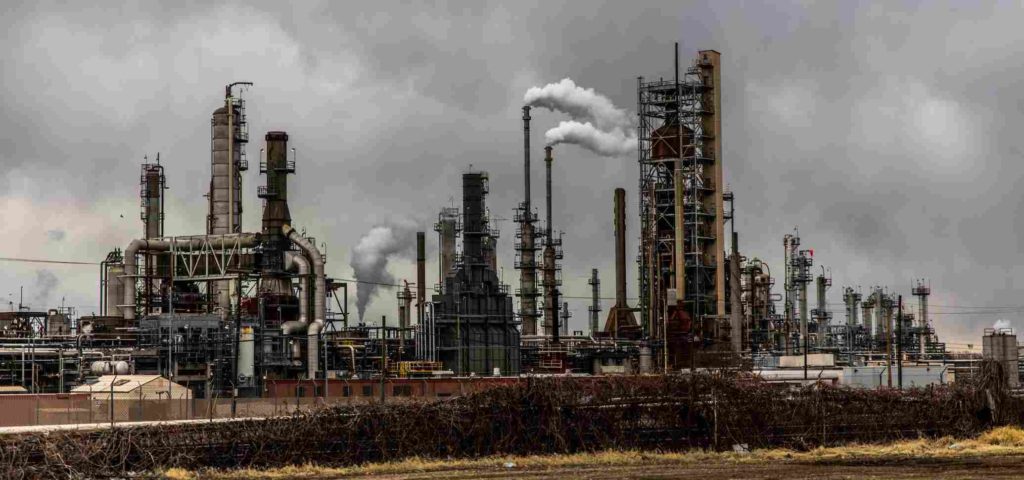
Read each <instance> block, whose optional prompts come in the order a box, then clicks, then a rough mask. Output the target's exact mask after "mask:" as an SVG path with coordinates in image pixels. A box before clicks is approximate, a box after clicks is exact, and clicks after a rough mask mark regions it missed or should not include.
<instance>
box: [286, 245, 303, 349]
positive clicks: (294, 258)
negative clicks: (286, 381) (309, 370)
mask: <svg viewBox="0 0 1024 480" xmlns="http://www.w3.org/2000/svg"><path fill="white" fill-rule="evenodd" d="M284 268H285V271H296V272H298V274H299V319H298V320H291V321H287V322H284V323H282V324H281V334H282V335H285V336H287V335H295V334H299V333H306V329H307V327H308V326H309V293H310V292H309V270H310V269H309V259H307V258H306V256H305V255H303V254H301V253H298V252H291V251H289V252H284ZM292 362H302V346H301V345H300V344H299V343H298V342H295V343H293V344H292Z"/></svg>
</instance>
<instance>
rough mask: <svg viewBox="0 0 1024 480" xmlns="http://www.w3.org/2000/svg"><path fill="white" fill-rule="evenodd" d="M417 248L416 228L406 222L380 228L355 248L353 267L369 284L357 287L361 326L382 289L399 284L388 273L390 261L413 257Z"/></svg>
mask: <svg viewBox="0 0 1024 480" xmlns="http://www.w3.org/2000/svg"><path fill="white" fill-rule="evenodd" d="M415 247H416V227H415V225H411V224H406V223H402V224H389V225H377V226H375V227H373V228H371V229H370V231H369V232H366V234H364V235H363V236H362V237H360V238H359V243H358V244H356V246H355V247H354V248H352V259H351V261H350V262H349V265H350V266H351V267H352V270H353V271H354V272H355V277H356V280H358V281H359V282H368V283H359V284H358V286H357V287H356V310H358V312H359V321H360V323H362V321H363V316H364V315H365V314H366V307H367V306H368V305H369V304H370V301H371V300H372V299H373V298H374V297H375V296H376V294H377V290H378V289H379V287H381V286H387V285H388V284H394V283H395V277H393V276H392V275H391V273H389V272H388V261H389V260H391V259H392V258H394V257H411V256H412V255H413V254H414V249H415ZM381 284H383V285H381Z"/></svg>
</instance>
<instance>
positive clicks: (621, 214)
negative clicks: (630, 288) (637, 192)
mask: <svg viewBox="0 0 1024 480" xmlns="http://www.w3.org/2000/svg"><path fill="white" fill-rule="evenodd" d="M615 306H617V307H625V306H626V189H624V188H616V189H615Z"/></svg>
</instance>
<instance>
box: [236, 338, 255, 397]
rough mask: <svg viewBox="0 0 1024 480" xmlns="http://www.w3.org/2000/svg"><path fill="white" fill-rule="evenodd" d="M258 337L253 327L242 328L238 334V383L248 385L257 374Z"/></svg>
mask: <svg viewBox="0 0 1024 480" xmlns="http://www.w3.org/2000/svg"><path fill="white" fill-rule="evenodd" d="M255 352H256V335H255V334H254V333H253V330H252V327H242V330H241V332H239V334H238V381H239V383H246V382H248V381H250V379H252V378H253V376H254V375H255V373H256V363H255V359H256V354H255Z"/></svg>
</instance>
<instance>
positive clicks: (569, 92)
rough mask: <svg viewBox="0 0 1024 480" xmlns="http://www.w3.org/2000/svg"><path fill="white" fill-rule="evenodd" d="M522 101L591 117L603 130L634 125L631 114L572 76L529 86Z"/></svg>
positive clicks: (624, 128)
mask: <svg viewBox="0 0 1024 480" xmlns="http://www.w3.org/2000/svg"><path fill="white" fill-rule="evenodd" d="M523 101H524V102H526V104H527V105H531V106H534V107H543V108H546V109H548V110H551V111H557V112H562V113H564V114H566V115H568V116H570V117H572V119H573V120H583V121H589V122H591V123H593V124H594V125H595V126H596V127H597V128H599V129H601V130H610V129H622V130H630V129H632V127H633V117H632V115H630V114H629V113H628V112H626V111H625V110H623V109H621V108H619V107H616V106H615V104H613V103H612V101H611V100H609V99H608V97H605V96H604V95H601V94H600V93H597V92H595V91H594V89H593V88H583V87H580V86H578V85H576V82H574V81H572V79H571V78H563V79H562V81H560V82H558V83H549V84H547V85H544V86H543V87H530V89H529V90H527V91H526V95H525V96H524V97H523Z"/></svg>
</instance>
